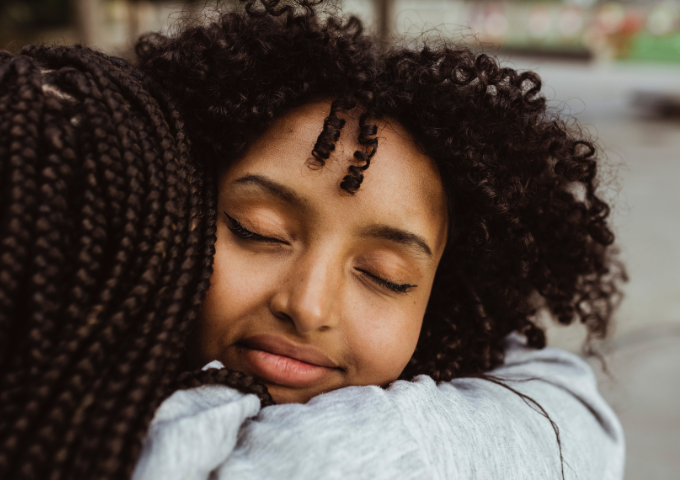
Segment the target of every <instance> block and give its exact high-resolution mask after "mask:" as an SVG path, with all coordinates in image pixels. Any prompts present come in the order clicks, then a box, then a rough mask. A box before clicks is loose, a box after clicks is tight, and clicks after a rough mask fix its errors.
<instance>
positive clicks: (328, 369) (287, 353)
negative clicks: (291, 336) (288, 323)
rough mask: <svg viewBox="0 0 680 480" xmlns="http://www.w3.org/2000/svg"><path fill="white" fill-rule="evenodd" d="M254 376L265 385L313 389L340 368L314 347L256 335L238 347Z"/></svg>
mask: <svg viewBox="0 0 680 480" xmlns="http://www.w3.org/2000/svg"><path fill="white" fill-rule="evenodd" d="M237 345H238V346H239V347H241V348H242V352H243V353H242V358H243V360H245V362H246V363H247V364H248V366H249V367H250V368H251V370H252V371H253V373H254V374H255V375H256V376H257V377H259V378H261V379H262V380H264V381H265V382H266V383H273V384H276V385H280V386H284V387H292V388H303V387H309V386H311V385H314V384H316V383H318V382H320V381H322V380H324V379H325V378H326V377H328V376H329V375H332V374H333V373H334V372H335V371H337V370H340V368H339V367H338V366H337V365H336V364H335V362H333V361H332V360H331V359H330V358H328V357H327V356H326V355H324V354H323V353H321V352H320V351H319V350H316V349H314V348H313V347H306V346H298V345H295V344H292V343H290V342H288V341H287V340H285V339H283V338H281V337H278V336H273V335H257V336H254V337H250V338H247V339H246V340H243V341H241V342H239V343H238V344H237Z"/></svg>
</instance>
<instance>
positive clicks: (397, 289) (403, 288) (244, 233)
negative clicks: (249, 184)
mask: <svg viewBox="0 0 680 480" xmlns="http://www.w3.org/2000/svg"><path fill="white" fill-rule="evenodd" d="M223 213H224V215H225V216H226V217H227V219H228V220H229V224H230V225H229V230H231V231H232V233H233V234H234V235H236V236H237V237H240V238H242V239H244V240H252V241H255V242H264V243H267V242H269V243H272V242H275V243H284V242H282V241H281V240H277V239H275V238H269V237H264V236H262V235H260V234H257V233H255V232H251V231H250V230H248V229H247V228H245V227H244V226H243V225H241V224H240V223H239V222H238V221H237V220H236V219H235V218H233V217H231V216H229V215H228V214H227V212H223ZM357 271H359V272H361V273H362V274H363V275H364V276H366V277H368V279H369V280H371V281H372V282H373V283H375V284H377V285H379V286H381V287H384V288H387V289H388V290H391V291H393V292H394V293H407V292H408V291H409V290H411V289H412V288H414V287H417V285H409V284H408V283H404V284H399V283H392V282H390V281H388V280H385V279H384V278H381V277H379V276H377V275H374V274H372V273H370V272H367V271H366V270H360V269H357Z"/></svg>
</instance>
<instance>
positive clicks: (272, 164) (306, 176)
mask: <svg viewBox="0 0 680 480" xmlns="http://www.w3.org/2000/svg"><path fill="white" fill-rule="evenodd" d="M330 105H331V102H330V101H317V102H312V103H308V104H305V105H303V106H301V107H298V108H295V109H293V110H290V111H289V112H287V113H286V114H285V115H283V116H281V117H279V118H277V119H276V120H275V121H274V122H273V123H272V125H271V126H270V127H269V128H268V130H267V131H266V132H265V133H264V134H263V135H261V136H260V137H259V138H258V139H257V140H255V141H254V142H253V143H252V144H251V145H250V147H249V148H248V150H247V151H246V152H245V154H244V155H243V156H242V157H241V158H240V159H239V160H237V161H236V162H235V163H234V164H233V165H231V166H230V167H229V169H228V174H227V176H228V177H229V179H228V180H230V181H233V180H235V179H236V178H239V177H240V176H242V175H246V174H254V173H257V174H262V175H266V176H269V177H272V178H274V179H275V180H277V181H278V182H283V183H285V184H286V185H288V186H290V187H292V188H294V189H295V190H296V191H297V192H298V193H300V194H301V196H302V197H303V198H305V199H308V200H309V201H312V202H313V201H315V200H316V201H322V202H323V203H324V204H325V205H326V206H327V207H329V206H331V205H332V206H333V207H334V208H335V212H336V214H337V215H338V216H342V215H345V214H350V215H351V216H352V217H353V218H354V219H355V220H360V218H359V217H361V219H363V220H365V221H367V222H375V223H385V222H386V221H387V220H390V221H391V223H392V224H394V223H398V224H401V225H402V226H412V227H413V228H418V229H419V230H421V231H423V230H427V231H429V232H428V233H430V238H431V239H432V240H433V241H434V243H435V249H436V250H439V247H440V245H441V246H442V248H443V243H444V241H445V235H446V222H447V218H446V200H445V194H444V192H443V187H442V185H441V180H440V177H439V172H438V170H437V167H436V165H435V164H434V162H433V161H432V159H430V158H429V157H428V156H427V155H425V154H423V153H422V152H421V151H420V150H419V149H418V148H417V146H416V145H415V142H414V141H413V139H412V138H411V136H410V135H409V134H408V132H406V131H405V130H404V128H403V127H402V126H401V125H400V124H399V123H398V122H395V121H390V120H380V121H376V122H374V123H375V124H376V125H377V126H378V134H377V138H378V149H377V152H376V154H375V156H374V157H373V159H372V161H371V165H370V166H369V168H368V169H367V170H366V171H365V172H364V180H363V183H362V184H361V187H360V188H359V190H358V191H357V192H356V193H355V194H354V195H351V194H349V193H348V192H346V191H344V190H341V189H340V187H339V185H340V182H341V181H342V179H343V177H344V176H345V175H346V174H347V168H348V167H349V166H350V165H352V164H355V165H356V164H357V163H356V161H355V160H354V159H353V154H354V152H355V151H356V150H361V149H363V147H362V146H361V145H360V144H359V143H358V141H357V138H358V135H359V114H360V113H359V112H351V113H350V114H348V115H341V116H342V117H343V118H345V120H346V121H347V122H346V124H345V127H344V128H343V129H342V133H341V135H340V139H339V140H338V142H336V148H335V150H334V151H333V152H332V154H331V156H330V158H329V159H328V160H327V161H326V165H325V166H323V167H319V166H318V164H317V162H316V160H314V158H313V157H312V155H311V152H312V150H313V148H314V145H315V143H316V141H317V138H318V136H319V134H320V133H321V131H322V129H323V123H324V120H325V118H326V116H327V115H328V113H329V112H330ZM372 123H373V122H372ZM225 180H226V179H225Z"/></svg>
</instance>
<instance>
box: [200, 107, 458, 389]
mask: <svg viewBox="0 0 680 480" xmlns="http://www.w3.org/2000/svg"><path fill="white" fill-rule="evenodd" d="M329 110H330V101H326V100H324V101H318V102H313V103H309V104H306V105H304V106H302V107H299V108H296V109H294V110H291V111H290V112H288V113H287V114H286V115H284V116H283V117H281V118H279V119H277V120H276V121H274V122H273V124H272V125H271V127H270V128H269V129H268V130H267V131H266V132H265V133H264V134H263V135H262V136H261V137H260V138H259V139H258V140H256V141H255V142H254V143H253V144H252V145H251V146H250V147H249V149H248V150H247V151H246V152H245V154H244V155H243V156H242V157H241V158H240V159H238V160H237V161H235V162H233V163H232V164H231V165H229V167H228V168H226V169H224V170H223V171H222V172H221V173H220V175H219V179H218V189H219V190H218V212H219V216H218V220H217V233H216V235H217V241H216V244H215V248H216V253H215V259H214V265H213V274H212V277H211V279H210V281H211V286H210V289H209V291H208V293H207V295H206V298H205V302H204V304H203V307H202V311H201V317H200V321H199V323H198V325H197V328H196V331H195V332H194V334H193V336H192V338H191V339H190V345H189V348H188V353H189V358H190V361H191V363H192V364H193V366H194V367H200V366H202V365H203V364H205V363H207V362H209V361H211V360H214V359H218V360H220V361H222V363H224V364H225V365H226V366H227V367H229V368H233V369H236V370H240V371H243V372H245V373H247V374H253V371H252V369H251V368H250V365H249V364H248V363H247V362H246V361H245V360H244V354H243V348H241V347H240V346H239V342H240V341H242V340H244V339H246V338H248V337H252V336H254V335H260V334H270V335H275V336H277V337H282V338H284V339H286V340H287V341H289V342H291V343H294V344H295V345H306V346H311V347H314V348H315V349H317V350H318V351H320V352H322V353H324V354H325V355H326V356H327V357H328V358H330V359H331V360H332V361H333V363H334V364H335V365H337V368H335V369H333V370H332V372H331V373H330V374H329V375H327V376H326V377H324V378H323V379H322V380H321V381H319V382H317V383H315V384H313V385H311V386H305V387H295V388H294V387H291V386H287V385H280V384H274V383H272V382H267V381H266V380H265V381H264V383H265V384H266V385H267V387H268V388H269V391H270V393H271V394H272V396H273V398H274V400H275V401H277V402H278V403H291V402H300V403H302V402H306V401H307V400H309V399H310V398H311V397H313V396H315V395H318V394H320V393H323V392H328V391H331V390H335V389H337V388H341V387H345V386H349V385H386V384H388V383H390V382H392V381H394V380H396V379H397V378H398V377H399V375H400V374H401V372H402V371H403V369H404V367H405V366H406V364H407V363H408V361H409V359H410V358H411V355H412V354H413V351H414V350H415V347H416V343H417V340H418V336H419V333H420V328H421V325H422V320H423V316H424V313H425V308H426V306H427V302H428V298H429V296H430V291H431V288H432V282H433V279H434V275H435V271H436V269H437V265H438V263H439V260H440V258H441V255H442V252H443V249H444V244H445V240H446V225H447V218H446V207H445V197H444V192H443V188H442V185H441V180H440V177H439V174H438V172H437V169H436V167H435V165H434V163H433V162H432V160H431V159H429V158H428V157H427V156H425V155H424V154H422V153H421V152H420V151H419V150H418V149H417V147H416V146H415V144H414V143H413V141H412V140H411V139H410V137H409V135H408V134H407V133H406V132H405V130H404V129H403V128H402V127H401V126H400V125H399V124H397V123H396V122H390V123H387V122H384V121H383V122H380V123H378V126H379V134H378V140H379V146H378V151H377V153H376V155H375V157H374V158H373V161H372V163H371V166H370V167H369V169H368V170H367V171H366V175H365V179H364V182H363V184H362V185H361V188H360V189H359V191H358V192H357V193H356V194H355V195H350V194H348V193H347V192H345V191H342V190H341V189H340V188H339V184H340V182H341V181H342V178H343V176H344V175H345V174H346V171H347V167H348V166H349V161H350V159H351V157H352V154H353V152H354V151H355V150H356V149H358V148H359V145H358V144H357V143H356V140H355V139H356V137H357V132H358V116H357V115H356V114H352V115H348V116H347V120H348V122H347V124H346V126H345V128H344V129H343V131H342V135H341V137H340V140H339V141H338V143H337V145H336V150H335V151H334V152H333V154H332V155H331V158H330V159H329V160H328V161H327V162H326V166H324V167H322V168H315V167H312V168H310V161H311V155H310V152H311V151H312V149H313V147H314V144H315V142H316V139H317V136H318V134H319V132H320V131H321V128H322V125H323V121H324V118H325V116H326V115H327V114H328V112H329ZM246 175H260V176H264V177H266V178H268V179H272V180H274V181H276V182H277V183H278V184H281V185H284V186H286V187H287V188H288V189H289V190H292V191H293V192H295V194H296V196H297V197H298V198H299V199H300V200H301V205H298V206H292V205H290V204H289V203H287V202H285V201H283V200H282V199H280V198H277V197H275V196H272V195H271V194H269V193H268V192H266V191H264V190H263V189H261V188H260V187H258V186H255V185H250V184H239V183H237V182H236V181H237V180H238V179H241V178H243V177H244V176H246ZM227 215H229V216H231V217H233V218H234V219H236V220H237V221H238V223H239V224H240V225H242V226H243V228H245V229H247V230H248V231H250V232H254V233H257V234H258V235H261V236H263V237H267V238H273V239H275V240H276V241H274V242H257V241H253V240H252V239H244V238H241V237H239V236H238V235H236V234H235V233H234V231H233V228H234V227H233V224H232V223H231V222H230V220H229V219H228V217H227ZM376 224H378V225H388V226H392V227H396V228H400V229H403V230H407V231H409V232H413V233H415V234H417V235H418V236H420V237H421V238H422V239H424V240H425V241H426V243H427V245H428V246H429V247H430V249H431V251H432V255H431V256H430V257H428V256H426V255H425V254H423V253H419V252H416V251H414V249H413V248H408V247H406V246H405V245H402V244H398V243H396V242H394V241H390V240H386V239H383V238H370V237H366V236H362V235H359V234H358V233H357V232H361V231H364V230H365V229H366V228H367V227H370V226H372V225H376ZM364 272H369V273H370V274H372V275H375V276H377V277H379V278H382V279H384V280H387V281H389V282H391V283H392V284H399V285H414V287H412V288H409V289H408V291H406V292H405V293H398V292H394V291H392V290H390V289H389V288H387V287H385V286H384V284H383V285H380V284H378V283H376V282H375V281H374V279H373V278H372V277H371V276H370V275H367V274H366V273H364Z"/></svg>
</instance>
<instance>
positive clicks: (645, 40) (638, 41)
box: [626, 32, 680, 63]
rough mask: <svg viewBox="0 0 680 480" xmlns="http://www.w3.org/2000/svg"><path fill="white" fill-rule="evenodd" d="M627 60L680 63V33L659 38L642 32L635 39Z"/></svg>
mask: <svg viewBox="0 0 680 480" xmlns="http://www.w3.org/2000/svg"><path fill="white" fill-rule="evenodd" d="M626 60H633V61H649V62H663V63H680V33H675V34H673V35H668V36H658V35H651V34H649V33H647V32H641V33H640V34H639V35H637V36H636V37H635V38H634V39H633V41H632V44H631V48H630V53H629V55H628V57H627V58H626Z"/></svg>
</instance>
